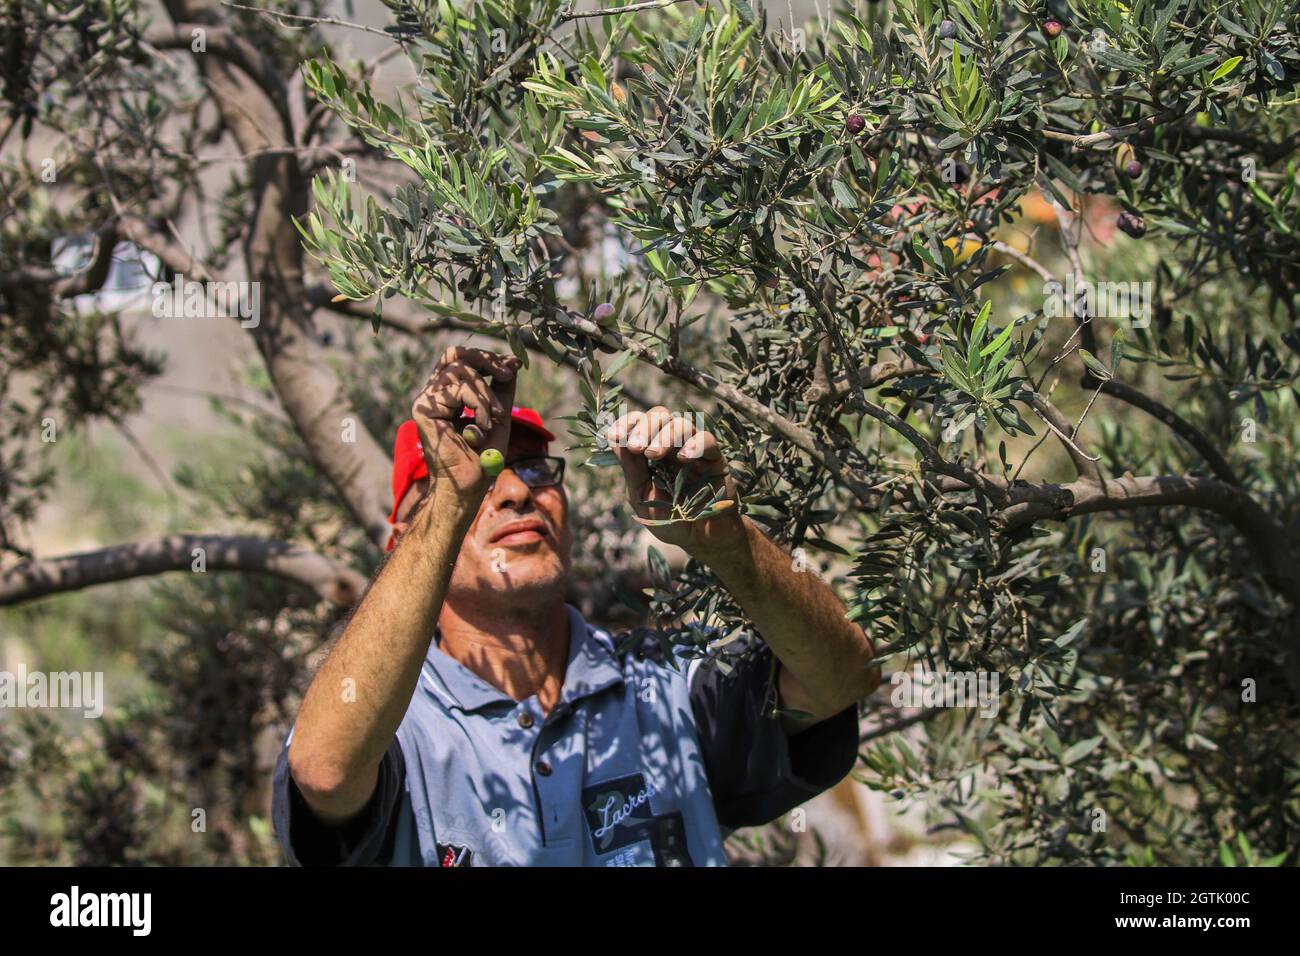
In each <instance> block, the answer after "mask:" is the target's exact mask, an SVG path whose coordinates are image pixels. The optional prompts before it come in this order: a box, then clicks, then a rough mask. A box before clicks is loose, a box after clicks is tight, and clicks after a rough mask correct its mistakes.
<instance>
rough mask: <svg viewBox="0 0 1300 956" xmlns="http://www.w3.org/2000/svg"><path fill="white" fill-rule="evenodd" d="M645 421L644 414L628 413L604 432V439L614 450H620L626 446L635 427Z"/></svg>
mask: <svg viewBox="0 0 1300 956" xmlns="http://www.w3.org/2000/svg"><path fill="white" fill-rule="evenodd" d="M644 420H645V412H641V411H635V412H628V413H627V414H626V415H623V416H622V417H620V418H619V419H618V420H617V421H615V422H614V424H613V425H611V426H610V427H609V430H608V431H606V433H605V437H606V438H607V439H608V440H609V444H610V445H611V446H612V447H614V448H622V447H624V446H625V445H627V440H628V436H630V435H631V434H632V432H633V431H635V430H636V427H637V426H638V425H640V424H641V423H642V422H643V421H644Z"/></svg>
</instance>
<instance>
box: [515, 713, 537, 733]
mask: <svg viewBox="0 0 1300 956" xmlns="http://www.w3.org/2000/svg"><path fill="white" fill-rule="evenodd" d="M517 719H518V721H519V726H520V727H522V728H524V730H527V729H528V728H529V727H531V726H532V725H533V715H532V714H530V713H529V712H528V711H526V710H525V711H524V712H523V713H521V714H520V715H519V717H518V718H517Z"/></svg>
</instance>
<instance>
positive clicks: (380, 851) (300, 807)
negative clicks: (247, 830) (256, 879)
mask: <svg viewBox="0 0 1300 956" xmlns="http://www.w3.org/2000/svg"><path fill="white" fill-rule="evenodd" d="M290 737H292V734H290ZM405 784H406V762H405V759H404V758H403V756H402V748H401V746H400V745H399V744H398V742H397V738H396V737H394V738H393V742H392V743H391V744H390V745H389V747H388V750H387V751H386V752H385V753H384V757H383V759H382V760H381V761H380V763H379V779H378V781H377V782H376V784H375V792H374V794H372V795H371V797H370V802H369V803H367V804H366V806H365V807H364V809H362V811H361V812H360V813H359V814H358V815H357V816H355V817H354V818H353V819H351V820H349V821H348V822H347V823H345V824H342V825H341V826H331V825H329V824H327V823H324V822H322V821H321V820H320V819H318V818H317V817H316V815H315V814H313V813H312V812H311V809H310V808H309V807H308V806H307V802H306V801H305V800H304V799H303V796H302V794H301V793H300V792H299V790H298V785H297V784H296V783H294V780H293V774H291V773H290V772H289V742H288V740H286V741H285V745H284V747H283V748H281V750H280V757H279V759H278V760H277V761H276V764H275V775H274V777H273V778H272V783H271V786H272V798H271V820H272V822H273V824H274V825H275V832H276V836H277V837H279V840H280V846H281V847H283V849H284V855H285V858H286V859H287V860H288V861H289V865H290V866H382V865H384V864H386V863H387V862H388V859H389V858H390V857H391V856H392V853H393V847H392V831H393V826H394V822H395V820H396V818H397V809H398V800H399V799H400V798H401V795H402V791H403V789H404V788H405Z"/></svg>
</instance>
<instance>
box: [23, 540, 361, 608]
mask: <svg viewBox="0 0 1300 956" xmlns="http://www.w3.org/2000/svg"><path fill="white" fill-rule="evenodd" d="M197 549H202V550H201V551H198V550H197ZM199 554H202V557H203V562H204V564H203V566H204V568H205V570H206V571H247V572H254V573H258V574H270V575H274V576H275V577H279V578H283V579H285V580H287V581H295V582H297V583H299V584H303V585H306V586H307V587H309V588H311V589H312V590H313V591H315V592H316V593H317V594H318V595H319V596H320V597H321V598H323V599H324V600H326V601H329V602H330V603H331V604H334V605H336V606H338V607H351V606H352V605H353V604H354V603H356V601H357V599H358V598H360V596H361V592H362V591H363V590H364V589H365V586H366V579H365V577H364V576H362V575H361V574H359V573H358V572H356V571H354V570H352V569H351V568H349V567H347V566H345V565H343V564H340V563H339V562H337V561H334V560H333V559H331V558H327V557H325V556H324V555H322V554H317V553H316V552H314V551H309V550H308V549H306V548H303V547H301V546H299V545H296V544H292V543H291V542H288V541H278V540H274V539H268V538H245V537H233V536H227V535H216V534H176V535H171V536H169V537H166V538H157V539H154V540H151V541H138V542H136V543H134V544H124V545H118V546H116V547H112V548H102V549H100V550H98V551H84V552H81V553H79V554H69V555H64V556H62V557H57V558H46V559H44V560H39V561H26V562H24V563H22V564H19V565H17V566H15V567H13V568H10V569H9V570H7V571H4V572H0V605H10V604H20V603H22V602H24V601H31V600H34V599H36V598H40V597H45V596H47V595H50V594H61V593H63V592H65V591H77V590H80V589H81V588H88V587H93V586H94V585H97V584H107V583H109V582H111V581H125V580H128V579H131V578H140V577H148V576H151V575H155V574H163V573H165V572H168V571H189V572H191V573H198V572H196V571H195V570H194V565H195V562H196V561H197V560H198V555H199Z"/></svg>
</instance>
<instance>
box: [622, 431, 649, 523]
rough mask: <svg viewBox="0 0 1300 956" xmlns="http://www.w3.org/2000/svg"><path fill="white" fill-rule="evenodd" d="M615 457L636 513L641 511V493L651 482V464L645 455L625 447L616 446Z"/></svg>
mask: <svg viewBox="0 0 1300 956" xmlns="http://www.w3.org/2000/svg"><path fill="white" fill-rule="evenodd" d="M614 455H615V457H617V458H618V463H619V465H621V466H622V468H623V482H624V484H626V485H627V497H628V500H629V501H630V502H631V503H632V508H633V510H634V511H638V512H639V511H640V510H641V492H642V491H643V490H644V489H645V486H646V485H647V484H649V482H650V462H648V461H646V458H645V455H643V454H641V453H640V452H635V451H632V450H631V449H630V448H628V447H626V446H625V445H615V446H614Z"/></svg>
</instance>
